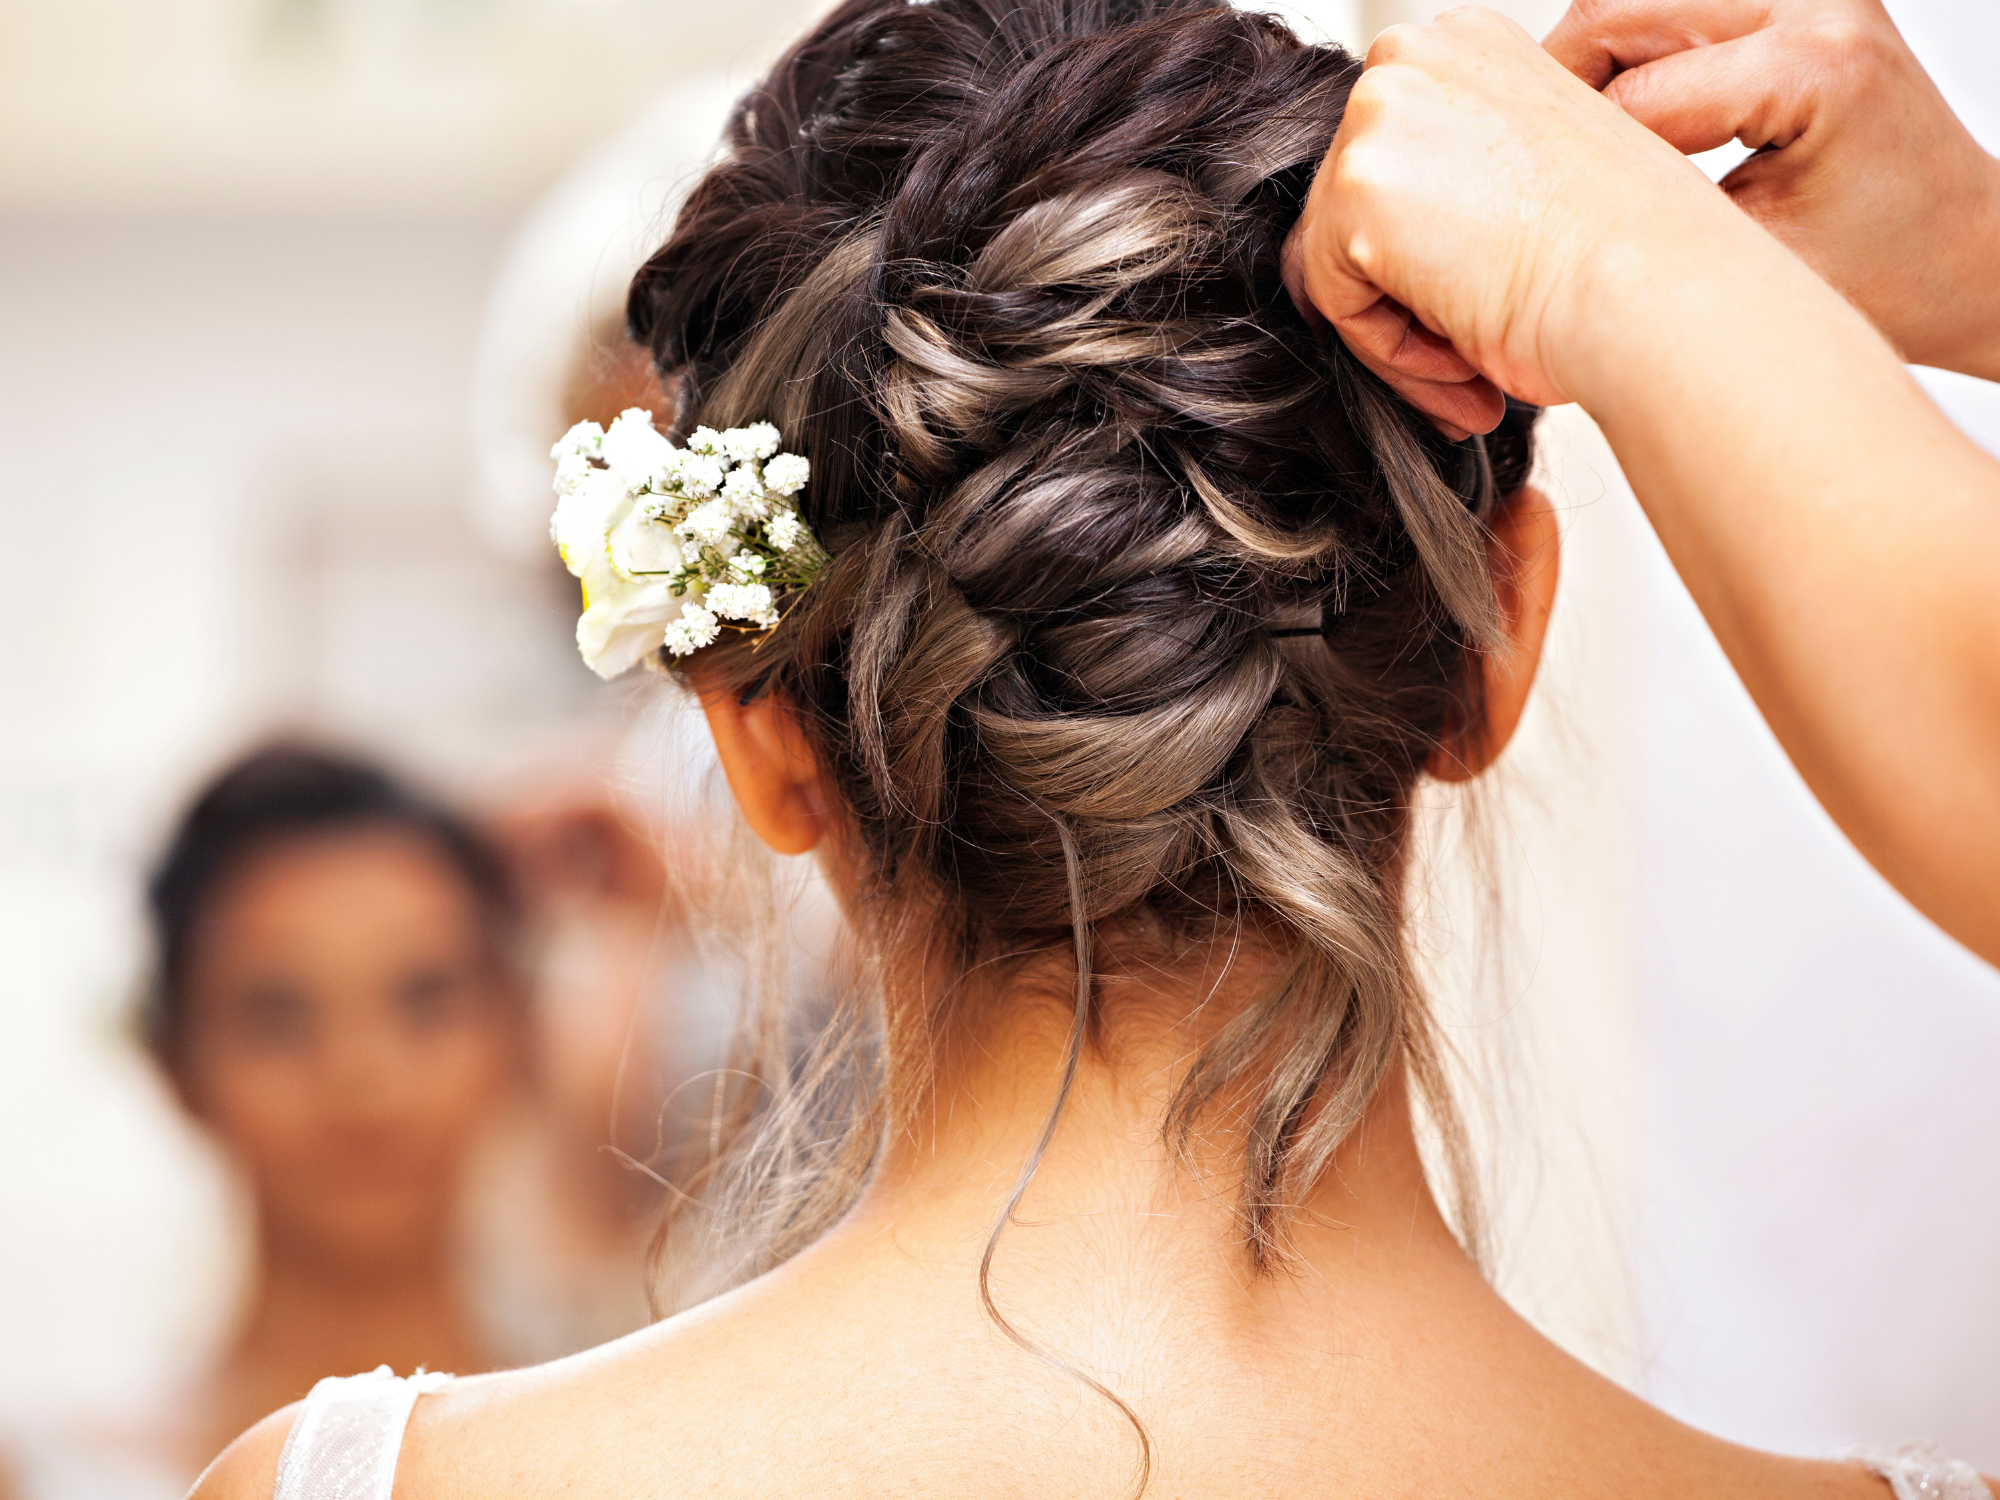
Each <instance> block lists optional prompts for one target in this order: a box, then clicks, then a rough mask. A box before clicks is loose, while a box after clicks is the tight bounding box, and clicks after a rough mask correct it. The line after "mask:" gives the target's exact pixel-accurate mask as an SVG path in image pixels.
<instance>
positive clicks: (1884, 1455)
mask: <svg viewBox="0 0 2000 1500" xmlns="http://www.w3.org/2000/svg"><path fill="white" fill-rule="evenodd" d="M1848 1457H1850V1458H1852V1459H1853V1460H1854V1461H1855V1462H1856V1463H1858V1464H1860V1465H1861V1466H1862V1467H1864V1468H1867V1469H1872V1470H1874V1471H1875V1472H1876V1473H1877V1474H1880V1475H1881V1476H1882V1477H1883V1478H1884V1479H1886V1480H1888V1481H1889V1488H1890V1489H1892V1490H1894V1491H1895V1492H1896V1500H1993V1494H1992V1491H1990V1490H1988V1489H1987V1488H1986V1481H1984V1480H1983V1479H1981V1478H1980V1477H1979V1471H1978V1470H1976V1469H1974V1468H1973V1467H1972V1465H1971V1464H1968V1463H1960V1462H1959V1461H1958V1460H1957V1459H1955V1458H1946V1457H1945V1456H1944V1455H1943V1454H1942V1453H1940V1452H1938V1451H1937V1449H1935V1448H1933V1447H1932V1446H1931V1445H1930V1444H1929V1443H1904V1444H1903V1445H1902V1446H1901V1447H1899V1448H1856V1449H1855V1450H1854V1451H1853V1452H1852V1453H1850V1454H1849V1455H1848Z"/></svg>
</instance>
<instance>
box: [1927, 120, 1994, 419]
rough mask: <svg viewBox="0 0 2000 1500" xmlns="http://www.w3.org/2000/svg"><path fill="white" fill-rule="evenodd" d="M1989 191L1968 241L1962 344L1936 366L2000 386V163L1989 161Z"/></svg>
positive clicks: (1963, 281) (1974, 214)
mask: <svg viewBox="0 0 2000 1500" xmlns="http://www.w3.org/2000/svg"><path fill="white" fill-rule="evenodd" d="M1985 181H1986V191H1985V192H1984V193H1983V194H1982V195H1981V196H1980V199H1979V202H1978V204H1977V205H1975V206H1973V207H1972V208H1971V210H1970V213H1969V217H1970V218H1971V221H1972V223H1973V224H1975V225H1976V226H1978V227H1977V229H1976V231H1975V232H1974V233H1972V234H1971V235H1969V236H1968V237H1967V241H1966V248H1965V255H1964V259H1965V272H1964V275H1963V277H1962V279H1961V286H1962V288H1963V303H1964V342H1963V344H1962V346H1959V347H1956V348H1954V349H1951V350H1949V351H1947V352H1945V353H1944V354H1942V355H1941V356H1940V357H1939V358H1938V360H1937V363H1938V365H1939V366H1940V367H1941V368H1943V369H1947V370H1957V371H1959V372H1960V373H1961V374H1965V375H1977V376H1978V377H1979V378H1980V379H1982V380H2000V157H1996V156H1988V157H1987V158H1986V172H1985Z"/></svg>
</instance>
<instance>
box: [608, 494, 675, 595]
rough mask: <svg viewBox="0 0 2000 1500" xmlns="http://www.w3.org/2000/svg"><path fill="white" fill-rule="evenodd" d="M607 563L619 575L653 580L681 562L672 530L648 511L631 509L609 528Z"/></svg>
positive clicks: (643, 508) (642, 506) (669, 571)
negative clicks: (609, 562) (609, 551)
mask: <svg viewBox="0 0 2000 1500" xmlns="http://www.w3.org/2000/svg"><path fill="white" fill-rule="evenodd" d="M611 561H612V562H613V563H615V564H616V565H617V567H618V570H619V571H620V572H621V573H626V574H629V575H636V576H649V575H650V576H654V577H657V576H660V575H662V574H666V573H671V572H673V571H674V569H676V568H678V567H679V566H680V565H681V563H682V561H683V559H682V556H681V548H680V543H679V542H678V541H676V540H675V539H674V528H673V527H671V526H669V525H668V524H667V523H666V522H665V521H661V520H658V519H656V518H655V516H654V513H653V511H652V508H651V507H649V506H645V505H635V506H633V507H632V508H631V509H630V510H629V511H627V512H626V513H625V515H624V516H623V517H622V518H621V519H620V520H619V522H618V524H617V525H615V526H613V527H612V528H611Z"/></svg>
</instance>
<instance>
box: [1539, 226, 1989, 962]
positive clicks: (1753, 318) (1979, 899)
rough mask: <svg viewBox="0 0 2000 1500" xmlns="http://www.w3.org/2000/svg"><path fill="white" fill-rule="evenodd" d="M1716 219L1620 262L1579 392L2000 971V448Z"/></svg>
mask: <svg viewBox="0 0 2000 1500" xmlns="http://www.w3.org/2000/svg"><path fill="white" fill-rule="evenodd" d="M1699 228H1700V237H1699V243H1697V242H1696V241H1695V240H1693V239H1684V240H1683V241H1682V242H1681V243H1680V244H1679V245H1678V246H1674V245H1668V246H1665V247H1662V246H1659V245H1649V246H1639V245H1636V244H1635V245H1634V246H1633V247H1632V248H1630V249H1629V250H1622V251H1618V252H1616V253H1612V254H1609V255H1607V256H1606V257H1605V258H1604V259H1603V260H1602V262H1601V272H1600V274H1599V276H1598V277H1597V278H1596V279H1595V280H1594V281H1593V284H1592V287H1591V289H1590V295H1589V296H1587V297H1585V298H1581V299H1579V305H1580V306H1586V307H1589V308H1591V309H1592V313H1591V315H1590V316H1591V319H1592V323H1593V328H1592V329H1591V330H1590V331H1588V332H1579V333H1576V334H1575V335H1573V336H1572V337H1571V338H1570V340H1569V343H1570V344H1571V345H1572V346H1573V354H1572V355H1571V357H1570V362H1569V365H1568V368H1567V369H1566V370H1565V372H1564V384H1565V385H1566V386H1567V387H1568V388H1569V389H1570V390H1572V391H1573V392H1574V393H1575V394H1576V395H1577V396H1578V397H1579V399H1580V400H1581V402H1582V404H1583V405H1584V406H1585V408H1586V409H1587V410H1589V411H1590V412H1591V414H1592V415H1593V416H1594V417H1596V418H1597V420H1598V421H1599V423H1600V424H1601V425H1602V426H1603V428H1604V430H1605V432H1606V435H1607V436H1608V437H1609V438H1610V440H1611V443H1612V446H1613V448H1614V450H1615V451H1616V452H1617V454H1618V456H1619V459H1620V461H1621V462H1622V463H1623V464H1624V466H1625V470H1626V473H1627V475H1628V476H1629V477H1630V479H1631V481H1632V484H1633V487H1634V489H1635V491H1636V492H1637V494H1638V496H1639V498H1640V501H1641V502H1642V504H1644V506H1645V507H1646V510H1647V513H1648V515H1649V516H1650V517H1651V519H1652V521H1653V524H1654V526H1655V527H1656V529H1657V530H1658V532H1659V534H1660V537H1661V539H1662V541H1663V542H1664V543H1665V545H1666V548H1667V550H1668V553H1669V555H1670V556H1671V557H1672V558H1673V560H1674V563H1675V565H1676V567H1677V568H1678V569H1679V570H1680V572H1681V575H1682V576H1683V578H1684V579H1685V580H1686V581H1687V583H1688V586H1689V588H1690V589H1691V590H1692V592H1693V593H1694V595H1695V598H1696V600H1697V602H1698V603H1699V604H1700V606H1701V609H1702V612H1703V614H1704V615H1705V616H1706V617H1707V618H1708V620H1709V622H1710V624H1711V625H1712V626H1713V628H1714V629H1715V632H1716V635H1717V637H1718V638H1719V639H1720V640H1721V642H1722V645H1723V647H1724V649H1725V650H1726V651H1727V652H1728V654H1729V657H1730V659H1731V661H1732V662H1733V663H1734V665H1735V666H1736V669H1737V671H1738V672H1739V673H1740V674H1741V675H1742V677H1743V680H1744V682H1745V683H1746V684H1747V685H1748V687H1749V689H1750V691H1751V693H1752V695H1753V696H1754V697H1755V698H1756V700H1757V702H1758V705H1759V706H1760V708H1761V709H1762V710H1763V712H1764V714H1765V716H1766V718H1767V719H1768V720H1769V721H1770V723H1771V725H1772V727H1773V729H1774V730H1775V731H1776V733H1777V735H1778V738H1779V739H1780V741H1781V742H1782V743H1783V744H1784V746H1785V748H1786V750H1787V752H1788V753H1789V754H1790V755H1791V757H1792V759H1793V761H1794V763H1795V764H1796V765H1797V766H1798V767H1799V769H1800V771H1801V772H1802V773H1803V775H1804V776H1805V778H1806V780H1807V782H1808V783H1809V784H1810V785H1811V786H1812V788H1813V790H1814V792H1815V793H1816V794H1817V795H1818V796H1819V798H1820V800H1821V801H1822V802H1823V803H1824V804H1825V805H1826V807H1827V809H1828V810H1829V812H1831V813H1832V815H1833V816H1834V818H1835V819H1836V821H1838V822H1839V823H1840V825H1841V826H1842V827H1843V829H1845V830H1846V832H1847V833H1848V835H1849V836H1850V837H1851V838H1853V839H1854V841H1855V843H1856V844H1857V846H1858V847H1860V849H1861V850H1862V852H1863V853H1864V854H1865V855H1867V856H1868V858H1869V859H1870V860H1871V861H1872V862H1873V863H1874V864H1875V865H1876V867H1877V868H1878V869H1880V870H1881V871H1882V872H1883V874H1884V875H1886V876H1887V877H1888V878H1889V879H1890V880H1891V881H1892V882H1893V883H1894V884H1895V885H1896V886H1897V887H1898V888H1899V889H1901V890H1902V891H1903V892H1904V893H1905V894H1906V895H1908V896H1909V897H1910V899H1911V900H1912V901H1914V902H1915V903H1916V904H1917V905H1918V906H1919V907H1920V908H1922V909H1923V910H1924V911H1925V912H1926V913H1927V914H1928V915H1930V916H1931V917H1932V919H1933V920H1935V921H1937V922H1938V923H1939V924H1940V925H1941V926H1943V927H1944V928H1945V929H1946V930H1947V931H1949V932H1951V933H1952V934H1953V935H1955V936H1956V937H1958V938H1959V939H1960V940H1961V941H1963V942H1965V943H1967V944H1968V945H1969V946H1971V947H1972V948H1973V949H1974V950H1975V951H1977V952H1979V953H1980V954H1982V955H1983V956H1984V957H1986V958H1988V959H1989V960H1992V961H1995V962H2000V587H1996V582H1995V580H1996V577H2000V464H1995V463H1994V462H1993V461H1992V460H1991V459H1990V458H1988V457H1987V456H1986V455H1984V454H1983V453H1981V452H1980V451H1979V450H1978V449H1977V448H1976V447H1974V446H1973V445H1972V444H1971V443H1969V442H1968V441H1967V440H1966V439H1965V438H1964V437H1963V436H1962V435H1961V434H1960V433H1958V432H1957V431H1956V430H1955V429H1954V428H1953V427H1952V426H1951V425H1950V424H1949V423H1948V422H1947V421H1946V420H1945V419H1944V418H1943V417H1942V416H1941V415H1940V414H1939V413H1938V411H1937V410H1936V408H1935V407H1934V406H1933V405H1932V404H1931V403H1930V402H1929V401H1928V400H1927V399H1926V398H1925V397H1924V395H1923V393H1922V392H1921V391H1920V390H1919V389H1918V388H1917V387H1916V385H1915V384H1914V382H1912V381H1911V380H1910V378H1909V376H1908V374H1907V373H1906V372H1905V371H1904V370H1903V369H1902V368H1901V366H1900V364H1899V363H1898V362H1897V359H1896V357H1895V354H1894V353H1893V351H1892V350H1891V349H1890V348H1889V346H1888V345H1887V343H1886V342H1885V341H1884V340H1883V339H1882V338H1881V336H1880V335H1879V334H1877V333H1876V332H1875V331H1874V329H1873V328H1872V327H1870V326H1869V325H1868V324H1867V322H1866V321H1865V320H1864V319H1862V318H1861V317H1860V316H1859V315H1858V314H1857V313H1855V312H1854V311H1853V310H1852V309H1851V308H1850V307H1848V306H1847V304H1846V303H1844V302H1843V301H1841V299H1840V298H1839V297H1837V296H1836V295H1834V294H1833V293H1832V292H1831V291H1830V290H1828V289H1827V288H1826V287H1825V286H1824V285H1823V284H1822V283H1820V282H1819V281H1818V280H1817V279H1816V278H1814V277H1813V276H1812V275H1811V274H1810V273H1809V272H1808V271H1806V269H1805V268H1804V267H1803V266H1802V265H1801V264H1800V263H1799V262H1797V261H1796V260H1795V259H1794V258H1793V257H1792V256H1791V255H1790V254H1789V253H1788V252H1786V251H1785V250H1784V249H1783V248H1782V247H1780V246H1778V245H1776V244H1775V243H1774V242H1772V241H1771V240H1769V239H1768V238H1767V237H1765V236H1764V235H1763V234H1762V233H1761V232H1759V231H1756V230H1755V229H1753V228H1752V227H1751V226H1749V225H1747V224H1744V225H1742V226H1741V229H1740V232H1739V231H1737V230H1735V229H1727V228H1724V227H1723V226H1722V225H1721V223H1720V221H1715V222H1710V223H1705V224H1703V225H1701V226H1699ZM1987 347H1988V348H1989V349H1990V348H1991V347H1992V346H1991V345H1990V344H1989V345H1988V346H1987Z"/></svg>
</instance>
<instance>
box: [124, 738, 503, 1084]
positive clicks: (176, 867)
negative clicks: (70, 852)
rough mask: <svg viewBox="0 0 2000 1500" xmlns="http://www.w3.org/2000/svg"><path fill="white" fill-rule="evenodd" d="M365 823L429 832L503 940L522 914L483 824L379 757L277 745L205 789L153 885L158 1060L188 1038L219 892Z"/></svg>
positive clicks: (152, 1016)
mask: <svg viewBox="0 0 2000 1500" xmlns="http://www.w3.org/2000/svg"><path fill="white" fill-rule="evenodd" d="M358 828H392V829H400V830H403V831H405V832H408V833H412V834H416V835H418V836H419V837H421V838H423V839H425V840H427V841H428V842H429V843H430V844H431V845H432V846H433V847H434V848H436V850H437V851H438V853H440V854H441V855H443V856H444V858H445V861H446V863H448V864H449V865H450V866H451V868H452V869H453V871H455V872H456V873H457V874H458V876H459V877H460V878H461V879H462V880H464V882H465V885H466V888H467V890H469V891H470V892H471V894H472V896H473V898H474V900H475V901H476V902H477V904H478V906H479V909H480V911H481V913H482V915H483V916H484V918H485V921H486V926H487V929H488V931H489V932H490V933H491V934H492V936H493V939H494V941H495V943H496V946H498V944H499V940H500V937H501V935H502V934H503V933H504V932H505V931H506V930H507V928H508V927H509V926H510V925H511V923H510V919H511V918H512V916H513V915H514V893H513V888H512V884H511V882H510V881H509V879H508V876H507V871H506V867H505V865H504V864H503V863H502V862H501V860H500V857H499V855H498V854H497V853H496V852H495V851H494V849H493V848H492V846H491V845H489V844H488V843H487V842H486V840H485V839H484V838H483V837H481V836H480V834H479V833H477V832H476V831H475V830H474V829H473V827H472V825H471V823H469V822H468V821H467V820H466V819H464V818H463V817H461V816H460V815H459V814H457V813H455V812H453V811H451V810H450V809H449V808H447V807H445V806H443V805H442V804H440V803H437V802H433V801H430V800H428V799H427V798H424V797H422V796H420V795H418V794H417V793H416V792H414V791H412V790H411V789H410V788H409V787H407V786H405V785H403V784H402V783H401V782H400V781H398V780H396V779H395V778H394V777H393V776H391V775H390V774H389V773H388V772H387V771H385V770H383V769H382V768H381V767H379V766H376V765H371V764H370V763H368V762H367V761H364V760H360V759H356V758H353V757H349V756H345V755H340V754H336V753H334V752H331V751H326V750H317V749H313V748H311V747H309V746H305V745H295V744H277V745H270V746H266V747H265V748H263V749H260V750H256V751H253V752H251V753H250V754H249V755H246V756H244V757H243V758H242V759H240V760H238V761H236V762H235V763H234V764H232V765H230V766H229V767H228V768H227V769H225V770H224V771H222V772H221V773H220V774H219V775H218V776H216V777H215V779H214V780H212V781H211V782H209V783H208V785H207V786H205V787H204V788H203V789H202V790H201V792H200V793H199V794H198V795H197V796H196V797H195V799H194V801H193V802H191V803H190V804H189V805H188V809H187V811H186V812H185V813H183V814H182V815H181V819H180V822H179V823H178V825H176V827H175V829H174V832H173V836H172V837H171V838H170V839H169V840H168V842H167V846H166V849H165V850H164V852H163V853H162V854H161V856H160V859H159V862H158V863H157V864H156V865H154V867H153V873H152V876H151V878H150V879H149V880H148V881H147V883H146V904H147V909H148V914H149V916H150V917H151V921H152V928H153V944H154V964H155V967H154V972H153V980H152V983H151V984H150V985H149V986H148V988H147V991H146V996H145V1000H144V1004H143V1008H142V1010H141V1013H140V1024H141V1029H142V1031H143V1033H144V1036H145V1039H146V1041H147V1043H148V1044H149V1045H150V1046H151V1047H152V1049H153V1051H154V1052H155V1053H156V1054H157V1055H158V1056H160V1057H161V1058H163V1059H166V1060H169V1061H171V1060H172V1059H173V1057H174V1054H175V1052H176V1050H177V1049H178V1047H179V1045H180V1043H181V1041H182V1033H183V1029H184V1027H185V1025H186V1022H187V1013H186V986H187V975H188V968H189V963H190V959H191V957H192V954H193V950H194V944H195V935H196V933H197V932H198V931H199V930H200V925H201V921H202V918H203V916H204V915H205V914H206V910H207V908H208V906H209V904H210V903H211V902H212V901H213V900H214V899H215V896H216V893H217V892H218V891H220V890H221V889H222V887H223V886H224V885H225V884H226V883H227V882H228V881H229V880H230V879H231V878H232V877H233V876H234V875H235V874H236V873H237V872H238V871H240V870H241V869H242V868H243V867H244V866H245V865H247V864H248V863H249V862H250V861H251V860H253V859H255V858H257V857H258V856H260V855H263V854H265V853H268V852H269V851H271V850H272V849H275V848H278V847H281V846H283V845H285V844H288V843H291V842H294V841H296V840H300V839H309V838H314V837H317V836H320V835H324V834H328V833H339V832H347V831H350V830H354V829H358Z"/></svg>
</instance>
